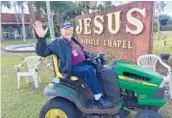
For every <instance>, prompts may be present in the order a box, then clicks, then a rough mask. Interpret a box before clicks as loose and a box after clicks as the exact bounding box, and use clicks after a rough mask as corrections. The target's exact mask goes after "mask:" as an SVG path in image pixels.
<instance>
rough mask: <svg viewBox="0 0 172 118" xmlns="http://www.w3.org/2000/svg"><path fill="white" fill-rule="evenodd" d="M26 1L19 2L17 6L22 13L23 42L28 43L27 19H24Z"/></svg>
mask: <svg viewBox="0 0 172 118" xmlns="http://www.w3.org/2000/svg"><path fill="white" fill-rule="evenodd" d="M24 3H25V2H24V1H17V2H16V4H17V5H18V6H19V7H20V9H21V12H22V36H23V41H24V43H26V30H25V29H26V28H25V23H24V21H25V19H24Z"/></svg>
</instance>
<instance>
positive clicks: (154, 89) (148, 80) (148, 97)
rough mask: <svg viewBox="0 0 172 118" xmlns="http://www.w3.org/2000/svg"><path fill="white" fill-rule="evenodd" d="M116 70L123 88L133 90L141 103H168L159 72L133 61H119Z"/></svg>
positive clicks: (160, 104)
mask: <svg viewBox="0 0 172 118" xmlns="http://www.w3.org/2000/svg"><path fill="white" fill-rule="evenodd" d="M115 63H116V70H117V76H118V81H119V85H120V88H121V89H127V90H130V91H133V92H134V93H135V94H136V96H137V100H138V104H140V105H154V106H158V107H162V106H163V105H164V104H165V103H166V99H165V98H164V91H165V90H164V89H165V88H164V87H160V85H161V84H162V82H163V78H162V76H161V75H159V74H158V73H156V72H154V71H151V70H149V69H145V68H142V67H140V66H138V65H135V64H133V63H129V62H124V61H117V62H115Z"/></svg>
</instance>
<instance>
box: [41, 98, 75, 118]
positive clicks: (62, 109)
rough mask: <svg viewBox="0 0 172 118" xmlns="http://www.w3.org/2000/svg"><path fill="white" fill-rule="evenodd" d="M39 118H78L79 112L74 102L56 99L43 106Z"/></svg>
mask: <svg viewBox="0 0 172 118" xmlns="http://www.w3.org/2000/svg"><path fill="white" fill-rule="evenodd" d="M39 118H77V112H76V108H75V105H74V104H73V103H72V102H70V101H68V100H66V99H63V98H59V97H55V98H52V99H50V100H49V101H48V102H47V103H46V104H45V105H44V106H43V108H42V109H41V112H40V114H39Z"/></svg>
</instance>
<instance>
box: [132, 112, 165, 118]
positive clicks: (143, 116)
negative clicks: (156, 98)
mask: <svg viewBox="0 0 172 118" xmlns="http://www.w3.org/2000/svg"><path fill="white" fill-rule="evenodd" d="M135 118H163V116H162V115H161V114H159V113H158V112H156V111H153V110H143V111H140V112H138V113H137V115H136V116H135Z"/></svg>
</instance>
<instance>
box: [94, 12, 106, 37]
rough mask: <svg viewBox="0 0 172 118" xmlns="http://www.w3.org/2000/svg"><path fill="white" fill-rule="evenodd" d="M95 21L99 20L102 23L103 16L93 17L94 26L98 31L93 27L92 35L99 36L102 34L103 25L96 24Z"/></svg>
mask: <svg viewBox="0 0 172 118" xmlns="http://www.w3.org/2000/svg"><path fill="white" fill-rule="evenodd" d="M97 19H100V20H101V21H102V22H104V19H103V15H102V16H95V18H94V25H95V26H96V27H97V28H98V29H99V30H96V28H95V27H94V33H95V34H101V33H102V32H103V24H102V23H100V22H98V21H97Z"/></svg>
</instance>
